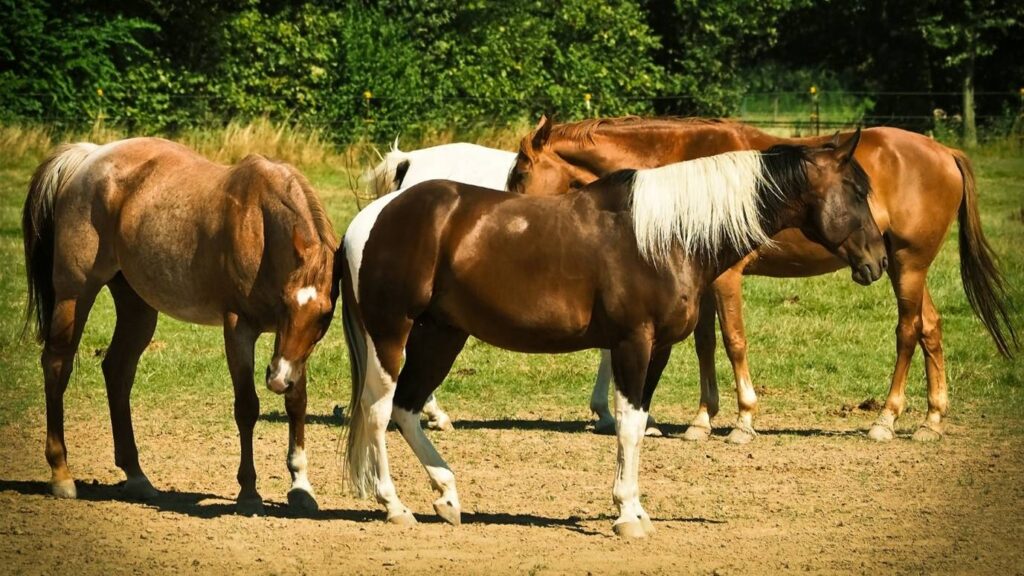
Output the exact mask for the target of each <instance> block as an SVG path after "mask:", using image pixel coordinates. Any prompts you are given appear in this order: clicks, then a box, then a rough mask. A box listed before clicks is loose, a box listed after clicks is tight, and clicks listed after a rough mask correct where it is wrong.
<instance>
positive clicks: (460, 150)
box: [346, 140, 615, 430]
mask: <svg viewBox="0 0 1024 576" xmlns="http://www.w3.org/2000/svg"><path fill="white" fill-rule="evenodd" d="M515 162H516V154H515V153H514V152H508V151H505V150H497V149H495V148H487V147H486V146H478V145H476V144H469V143H467V142H456V143H453V144H441V145H440V146H432V147H430V148H423V149H422V150H413V151H411V152H405V151H402V150H399V149H398V140H395V143H394V144H393V145H392V147H391V150H390V151H389V152H388V153H387V154H385V155H384V158H383V159H382V160H381V162H380V163H379V164H377V165H376V166H374V167H373V168H372V169H370V170H367V171H366V174H365V175H364V176H363V180H364V181H365V182H366V183H367V184H368V186H369V192H370V193H372V194H373V196H374V197H377V198H381V197H383V196H385V195H387V194H390V193H392V192H396V191H397V192H398V193H399V194H401V193H402V192H404V191H405V190H406V189H407V188H410V187H412V186H415V185H416V184H419V183H420V182H426V181H427V180H438V179H440V180H454V181H455V182H461V183H463V184H472V185H474V186H483V187H484V188H491V189H493V190H504V189H505V183H506V182H507V181H508V174H509V172H510V171H511V170H512V166H514V165H515ZM396 195H397V194H396ZM386 202H387V201H384V202H374V203H373V204H371V205H370V206H367V207H366V209H370V208H371V206H373V209H374V210H379V209H381V208H383V205H384V204H386ZM374 204H378V205H379V206H374ZM369 233H370V228H369V227H367V228H365V229H363V228H360V227H354V226H350V227H349V229H348V232H346V234H348V235H350V236H352V235H355V236H359V235H368V234H369ZM352 240H353V241H355V240H360V242H361V244H360V245H362V244H363V243H365V238H361V239H357V238H354V237H353V238H352ZM604 393H605V406H606V408H605V410H607V405H608V398H607V395H608V383H607V382H606V383H605V384H604ZM423 414H424V415H425V416H426V417H427V427H428V428H430V429H433V430H450V429H451V428H452V419H451V418H450V417H449V416H448V414H446V413H445V411H444V410H442V409H441V406H440V405H439V404H438V403H437V399H436V398H434V395H433V394H431V395H430V398H429V399H428V400H427V403H426V405H425V406H424V407H423ZM608 417H609V418H611V414H610V413H609V415H608ZM614 428H615V421H614V420H612V429H614Z"/></svg>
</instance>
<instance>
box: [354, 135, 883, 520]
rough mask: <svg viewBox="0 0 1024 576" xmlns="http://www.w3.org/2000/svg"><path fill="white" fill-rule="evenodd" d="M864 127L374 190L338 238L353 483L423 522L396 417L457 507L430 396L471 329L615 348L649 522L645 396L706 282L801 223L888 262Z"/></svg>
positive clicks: (451, 516) (869, 260)
mask: <svg viewBox="0 0 1024 576" xmlns="http://www.w3.org/2000/svg"><path fill="white" fill-rule="evenodd" d="M858 138H859V134H857V135H855V136H854V137H852V138H850V139H848V141H847V142H845V143H844V144H843V145H841V146H838V147H836V146H826V147H824V148H820V149H809V148H806V147H797V146H779V147H775V148H772V149H770V150H768V151H766V152H764V153H761V152H734V153H731V154H724V155H720V156H714V157H710V158H705V159H701V160H695V161H692V162H683V163H679V164H672V165H669V166H666V167H663V168H658V169H653V170H640V171H633V170H626V171H622V172H618V173H615V174H613V175H610V176H607V177H605V178H602V179H601V180H598V181H597V182H595V183H593V184H591V185H589V186H587V187H585V188H584V189H582V190H580V191H578V192H575V193H570V194H566V195H561V196H555V197H550V198H537V197H529V196H519V195H512V194H507V193H504V192H499V191H496V190H488V189H484V188H479V187H476V186H471V185H467V184H459V183H456V182H450V181H440V180H432V181H428V182H424V183H422V184H419V185H417V186H414V187H412V188H410V189H408V190H405V191H403V192H395V193H392V194H390V195H388V196H385V197H383V198H381V199H379V200H377V201H375V202H374V203H372V204H370V205H369V206H368V207H367V208H366V209H365V210H363V211H362V212H360V213H359V215H357V216H356V218H355V219H354V220H353V222H352V224H351V225H350V227H349V230H348V232H347V233H346V234H345V240H344V242H343V249H344V254H345V258H346V260H347V261H348V265H347V266H346V267H344V268H343V275H342V299H343V302H344V306H343V318H344V325H345V335H346V340H347V342H348V346H349V356H350V358H351V359H352V362H351V364H352V399H351V404H350V406H351V407H352V416H351V419H350V430H349V436H348V449H347V454H346V464H347V468H348V472H349V475H350V478H351V480H352V483H353V485H354V487H355V488H356V490H357V492H359V493H360V494H361V495H365V494H366V493H367V492H373V493H374V494H375V496H376V497H377V500H378V501H379V502H380V503H381V504H383V505H384V507H385V508H386V510H387V515H388V520H389V521H392V522H396V523H408V522H414V521H415V519H414V517H413V515H412V513H411V512H410V511H409V509H408V508H406V507H405V505H404V504H403V503H402V501H401V500H399V498H398V495H397V492H396V491H395V487H394V484H393V483H392V480H391V474H390V469H389V463H388V456H387V448H386V445H385V430H386V427H387V424H388V421H389V420H393V421H394V422H395V423H396V424H397V425H398V427H399V429H400V430H401V433H402V435H403V436H404V437H405V439H406V441H407V442H408V443H409V445H410V446H411V447H412V450H413V452H414V453H415V454H416V456H417V457H418V459H419V460H420V462H421V463H422V464H423V465H424V467H425V468H426V470H427V474H428V476H429V477H430V481H431V484H432V485H433V488H434V489H435V490H436V491H437V492H438V493H439V494H440V497H439V498H438V499H437V500H436V501H435V502H434V509H435V511H436V512H437V513H438V514H439V515H440V516H441V517H442V518H444V519H445V520H447V521H448V522H451V523H453V524H458V523H459V522H460V519H461V515H460V514H461V512H460V510H461V507H460V503H459V498H458V493H457V491H456V487H455V476H454V474H453V473H452V471H451V469H449V468H448V465H447V464H446V463H445V462H444V460H443V459H442V458H441V456H440V455H439V454H438V452H437V450H436V449H435V448H434V446H433V445H432V444H431V442H430V440H429V439H428V438H427V436H426V435H425V434H424V432H423V430H422V428H421V427H420V421H419V420H420V419H419V412H420V410H421V409H422V408H423V406H424V403H425V402H426V400H427V398H428V397H429V396H430V394H431V393H432V392H433V391H434V390H435V389H436V388H437V386H439V385H440V384H441V382H442V381H443V380H444V378H445V376H446V375H447V373H448V371H449V370H450V369H451V366H452V363H453V362H454V361H455V358H456V356H457V355H458V353H459V352H460V351H461V350H462V347H463V345H464V344H465V342H466V339H467V338H468V337H469V335H470V334H472V335H474V336H476V337H477V338H480V339H481V340H483V341H485V342H488V343H490V344H492V345H495V346H499V347H502V348H507V349H511V350H516V351H522V352H535V353H557V352H567V351H572V350H581V349H585V348H605V349H609V350H611V356H612V370H613V372H614V374H615V388H616V412H617V414H618V425H617V431H618V465H617V472H616V478H615V484H614V488H613V491H612V494H613V498H614V501H615V503H616V504H617V506H618V508H619V517H618V519H617V520H616V521H615V525H614V527H615V531H616V532H617V533H618V534H620V535H625V536H644V535H645V534H647V533H650V531H651V530H652V525H651V522H650V517H649V516H648V515H647V513H646V512H645V511H644V509H643V506H642V505H641V504H640V491H639V486H638V484H637V481H638V466H639V448H640V442H641V440H642V439H643V432H644V427H645V425H646V422H647V410H648V407H649V406H650V401H651V397H652V395H653V394H654V390H655V387H656V386H657V384H658V379H659V378H660V376H661V372H662V370H663V369H664V367H665V364H666V362H667V361H668V357H669V353H670V352H671V346H672V344H674V343H675V342H678V341H679V340H681V339H683V338H685V337H686V336H687V335H688V334H689V333H690V332H691V331H692V330H693V328H694V326H695V324H696V322H697V303H698V302H699V301H700V297H701V293H702V292H703V291H704V290H705V288H706V287H707V286H708V285H709V284H710V283H711V281H712V280H714V278H715V277H717V276H718V275H719V274H720V273H721V272H722V271H723V270H725V269H727V268H729V267H730V266H732V265H733V264H734V263H735V262H737V261H738V260H740V259H742V258H743V257H745V256H746V255H747V254H748V253H749V252H750V251H751V250H753V249H754V248H755V247H756V246H758V245H760V244H762V243H763V242H767V241H768V239H769V237H770V236H771V235H773V234H775V233H777V232H778V231H779V230H781V229H783V228H788V227H793V226H798V227H801V228H802V229H803V230H804V231H805V233H806V234H807V235H809V236H810V237H812V238H815V239H816V240H817V241H819V242H821V243H822V244H823V245H825V246H827V247H828V249H829V250H831V251H833V252H836V253H841V254H843V255H844V257H845V258H846V259H848V261H849V262H850V265H851V267H852V268H853V269H854V270H855V271H857V273H858V274H866V277H865V281H866V282H870V281H873V280H875V279H877V278H879V277H880V276H881V275H882V273H883V270H884V266H885V262H884V258H885V247H884V245H883V242H882V238H881V235H880V234H879V232H878V229H877V227H876V226H875V224H874V221H873V220H872V219H871V215H870V214H869V212H868V207H867V197H868V192H869V190H870V185H869V182H868V180H867V177H866V176H865V175H864V172H863V170H862V169H861V168H860V166H859V165H857V163H856V161H855V160H853V150H854V149H855V148H856V145H857V141H858ZM403 350H404V351H405V365H404V366H403V367H402V368H401V372H399V366H400V365H401V362H402V355H403Z"/></svg>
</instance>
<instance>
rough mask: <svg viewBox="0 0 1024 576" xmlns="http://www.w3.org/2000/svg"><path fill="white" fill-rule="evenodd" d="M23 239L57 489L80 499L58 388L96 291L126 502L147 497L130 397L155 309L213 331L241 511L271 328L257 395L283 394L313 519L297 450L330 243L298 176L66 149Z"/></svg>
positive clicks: (143, 154) (326, 320) (149, 489)
mask: <svg viewBox="0 0 1024 576" xmlns="http://www.w3.org/2000/svg"><path fill="white" fill-rule="evenodd" d="M23 228H24V230H23V232H24V241H25V261H26V267H27V269H28V289H29V290H28V292H29V301H28V312H29V320H31V317H32V315H33V314H34V315H35V316H36V323H37V338H38V339H39V341H40V342H41V343H42V344H43V353H42V366H43V377H44V380H45V384H46V459H47V461H48V462H49V463H50V468H51V471H52V474H53V475H52V479H51V488H52V491H53V494H55V495H56V496H60V497H65V498H74V497H75V496H76V494H77V493H76V490H75V483H74V479H73V478H72V475H71V471H70V470H69V469H68V464H67V448H66V447H65V444H64V391H65V389H66V388H67V385H68V378H69V377H70V376H71V370H72V367H73V364H74V358H75V353H76V351H77V349H78V343H79V340H80V338H81V336H82V330H83V328H84V327H85V322H86V319H87V318H88V316H89V310H90V308H91V307H92V304H93V301H94V299H95V297H96V294H97V293H98V292H99V291H100V289H101V288H103V287H104V286H107V287H108V288H109V289H110V293H111V295H112V296H113V298H114V307H115V309H116V312H117V325H116V326H115V328H114V336H113V339H112V340H111V343H110V347H109V348H108V350H107V355H106V358H104V360H103V376H104V378H105V380H106V386H107V399H108V402H109V405H110V420H111V424H112V428H113V434H114V458H115V461H116V463H117V466H118V467H120V468H121V469H122V470H124V472H125V474H126V475H127V482H126V483H125V492H126V493H127V494H128V495H129V496H130V497H135V498H149V497H153V496H155V495H156V494H157V492H156V490H155V489H154V488H153V486H152V484H150V482H149V480H148V479H147V478H146V475H145V474H144V473H143V472H142V468H141V467H140V465H139V454H138V449H137V448H136V445H135V434H134V431H133V430H132V419H131V406H130V395H131V389H132V383H133V380H134V379H135V370H136V367H137V366H138V362H139V357H140V356H141V355H142V352H143V350H145V349H146V346H147V345H148V344H149V342H150V340H151V339H152V337H153V331H154V330H155V329H156V323H157V312H163V313H165V314H169V315H171V316H174V317H176V318H178V319H181V320H184V321H186V322H193V323H196V324H210V325H218V324H220V325H223V327H224V346H225V350H226V353H227V359H228V368H229V369H230V372H231V380H232V382H233V384H234V390H235V422H236V423H237V425H238V432H239V436H240V438H241V451H242V460H241V464H240V466H239V468H238V481H239V483H240V484H241V492H240V493H239V495H238V505H237V506H238V510H239V511H240V512H242V513H245V514H250V513H259V512H261V511H262V509H263V502H262V499H261V498H260V495H259V493H258V492H257V491H256V468H255V466H254V464H253V454H252V433H253V427H254V426H255V424H256V418H257V417H258V416H259V399H258V398H257V396H256V389H255V386H254V381H253V380H254V378H253V363H254V347H255V343H256V338H257V337H258V336H259V335H260V334H261V333H263V332H268V331H273V332H275V333H276V339H275V341H274V354H273V358H272V359H271V362H270V366H269V367H268V368H267V376H266V385H267V387H268V388H270V389H271V390H273V391H274V392H277V393H278V394H283V395H284V397H285V407H286V409H287V412H288V423H289V425H288V431H289V434H288V436H289V443H288V444H289V445H288V460H287V465H288V469H289V471H290V472H291V476H292V487H291V490H290V491H289V494H288V500H289V502H290V503H291V504H292V505H294V506H296V507H300V508H305V509H315V508H316V500H315V499H314V498H313V491H312V487H311V486H310V484H309V480H308V478H307V475H306V456H305V450H304V445H305V441H304V430H305V416H306V369H305V366H306V360H307V359H308V358H309V355H310V353H311V352H312V350H313V347H314V345H315V344H316V343H317V342H318V341H319V340H320V338H321V337H322V336H323V335H324V332H325V331H326V330H327V328H328V326H329V325H330V322H331V315H332V312H333V310H334V302H335V300H336V299H337V296H338V294H337V289H336V288H335V287H334V283H333V281H332V279H333V275H334V251H335V250H336V246H337V239H336V238H335V235H334V232H333V229H332V227H331V223H330V220H329V219H328V218H327V214H326V213H325V212H324V209H323V206H322V205H321V204H320V200H319V199H318V198H317V195H316V193H315V192H314V191H313V189H312V188H311V187H310V185H309V183H308V182H307V181H306V179H305V178H304V177H303V176H302V175H301V174H299V173H298V171H296V170H295V169H294V168H292V167H291V166H288V165H286V164H280V163H277V162H272V161H270V160H267V159H266V158H263V157H261V156H249V157H247V158H246V159H244V160H242V161H241V162H240V163H239V164H237V165H235V166H222V165H218V164H213V163H211V162H209V161H207V160H206V159H204V158H202V157H201V156H199V155H197V154H196V153H195V152H192V151H191V150H189V149H187V148H185V147H183V146H180V145H178V144H175V143H173V142H168V141H166V140H160V139H155V138H137V139H131V140H122V141H119V142H114V143H111V144H107V145H105V146H96V145H95V144H86V143H80V144H73V145H67V146H63V147H61V148H58V149H57V150H56V151H55V152H54V153H53V154H52V155H51V156H50V157H49V158H47V159H46V160H45V161H44V162H43V163H42V164H41V165H40V166H39V168H37V169H36V172H35V175H34V176H33V178H32V184H31V187H30V189H29V194H28V198H27V200H26V201H25V210H24V217H23ZM183 377H187V375H183Z"/></svg>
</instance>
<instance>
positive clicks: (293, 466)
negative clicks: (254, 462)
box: [284, 374, 320, 514]
mask: <svg viewBox="0 0 1024 576" xmlns="http://www.w3.org/2000/svg"><path fill="white" fill-rule="evenodd" d="M284 409H285V412H287V413H288V460H287V461H286V464H287V466H288V473H289V474H290V475H291V477H292V485H291V488H289V489H288V505H289V506H291V507H292V508H294V509H296V510H298V511H300V512H304V513H307V514H309V513H313V512H316V511H317V510H319V509H320V507H319V506H318V505H317V503H316V497H315V496H314V495H313V486H312V485H311V484H310V483H309V477H308V475H307V473H306V469H307V467H308V461H307V459H306V375H305V374H303V375H302V377H301V378H299V379H298V380H297V381H296V382H295V384H294V385H292V387H291V388H290V389H289V390H288V392H286V393H285V395H284Z"/></svg>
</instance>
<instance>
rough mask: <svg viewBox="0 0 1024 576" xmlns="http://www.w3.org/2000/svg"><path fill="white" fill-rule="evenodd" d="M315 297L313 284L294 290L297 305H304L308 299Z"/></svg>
mask: <svg viewBox="0 0 1024 576" xmlns="http://www.w3.org/2000/svg"><path fill="white" fill-rule="evenodd" d="M315 298H316V288H315V287H314V286H306V287H305V288H299V289H298V290H296V291H295V300H296V301H297V302H298V303H299V306H305V305H306V304H308V303H309V301H310V300H313V299H315Z"/></svg>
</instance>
